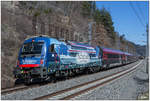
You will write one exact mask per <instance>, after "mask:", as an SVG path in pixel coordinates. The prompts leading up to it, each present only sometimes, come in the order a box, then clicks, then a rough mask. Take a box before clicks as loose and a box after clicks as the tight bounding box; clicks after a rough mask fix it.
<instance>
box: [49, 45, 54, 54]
mask: <svg viewBox="0 0 150 101" xmlns="http://www.w3.org/2000/svg"><path fill="white" fill-rule="evenodd" d="M49 52H51V53H55V49H54V44H51V45H50V47H49Z"/></svg>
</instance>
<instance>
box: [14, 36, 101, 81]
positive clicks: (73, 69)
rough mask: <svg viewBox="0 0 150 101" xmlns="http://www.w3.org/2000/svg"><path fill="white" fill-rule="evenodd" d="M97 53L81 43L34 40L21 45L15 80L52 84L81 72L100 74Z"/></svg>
mask: <svg viewBox="0 0 150 101" xmlns="http://www.w3.org/2000/svg"><path fill="white" fill-rule="evenodd" d="M100 67H101V56H100V49H99V48H98V47H97V46H95V47H92V46H89V45H87V44H83V43H77V42H71V41H59V40H57V39H54V38H50V37H47V36H35V37H31V38H28V39H26V40H25V41H24V43H23V45H22V47H21V48H20V51H19V56H18V62H17V67H16V68H15V70H14V75H15V77H16V78H19V79H24V80H25V82H26V83H30V82H33V81H34V80H37V79H38V80H51V79H54V78H55V77H56V76H68V75H71V74H73V73H78V72H81V71H83V70H85V69H86V70H91V71H95V70H99V69H100Z"/></svg>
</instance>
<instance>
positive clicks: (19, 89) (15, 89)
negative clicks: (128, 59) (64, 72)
mask: <svg viewBox="0 0 150 101" xmlns="http://www.w3.org/2000/svg"><path fill="white" fill-rule="evenodd" d="M126 65H127V64H126ZM117 67H118V66H115V67H113V68H111V69H114V68H117ZM111 69H108V70H111ZM123 71H124V70H123ZM82 76H87V75H80V76H76V77H82ZM110 76H111V75H110ZM76 77H72V78H76ZM72 78H70V79H72ZM104 78H106V77H104ZM102 79H103V78H102ZM57 82H59V81H57ZM92 82H94V81H92ZM89 83H90V82H89ZM51 84H52V83H47V84H44V85H51ZM86 84H88V83H85V84H83V85H86ZM40 86H43V85H39V84H36V85H35V84H34V85H30V86H26V85H19V86H15V87H12V88H8V89H2V90H1V94H2V95H5V94H9V93H13V92H16V91H22V90H26V89H29V88H36V87H40ZM79 86H81V85H79ZM76 87H78V86H76ZM76 87H73V88H70V89H68V90H71V89H74V88H76ZM65 91H66V90H65ZM65 91H59V92H55V93H53V94H52V95H51V96H53V95H56V94H59V93H60V92H65ZM43 98H44V97H43ZM37 99H38V98H37Z"/></svg>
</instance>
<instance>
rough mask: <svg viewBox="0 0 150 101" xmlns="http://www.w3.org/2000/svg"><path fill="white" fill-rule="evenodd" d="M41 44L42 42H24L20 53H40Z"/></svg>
mask: <svg viewBox="0 0 150 101" xmlns="http://www.w3.org/2000/svg"><path fill="white" fill-rule="evenodd" d="M43 44H44V43H43V42H30V43H25V44H24V45H23V48H22V52H21V55H30V54H41V51H42V46H43Z"/></svg>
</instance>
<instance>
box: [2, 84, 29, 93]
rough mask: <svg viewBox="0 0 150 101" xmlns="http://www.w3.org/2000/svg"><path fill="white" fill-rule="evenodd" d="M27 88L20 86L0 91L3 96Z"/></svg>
mask: <svg viewBox="0 0 150 101" xmlns="http://www.w3.org/2000/svg"><path fill="white" fill-rule="evenodd" d="M27 88H28V86H25V85H20V86H16V87H12V88H8V89H3V90H1V94H2V95H4V94H8V93H12V92H15V91H19V90H23V89H27Z"/></svg>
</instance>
